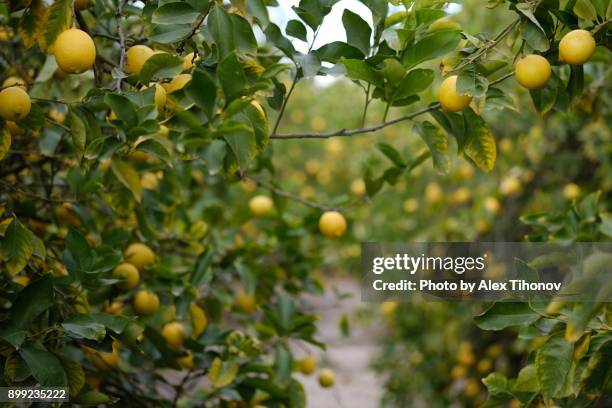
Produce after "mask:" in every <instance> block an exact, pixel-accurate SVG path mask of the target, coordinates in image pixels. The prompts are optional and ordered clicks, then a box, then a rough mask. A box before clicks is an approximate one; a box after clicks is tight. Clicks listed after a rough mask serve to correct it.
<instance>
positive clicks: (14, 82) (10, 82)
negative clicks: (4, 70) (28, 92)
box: [2, 76, 27, 90]
mask: <svg viewBox="0 0 612 408" xmlns="http://www.w3.org/2000/svg"><path fill="white" fill-rule="evenodd" d="M10 86H18V87H20V88H23V89H24V90H25V89H26V87H27V83H26V81H25V80H24V79H22V78H20V77H18V76H10V77H8V78H6V79H5V80H4V82H2V88H8V87H10Z"/></svg>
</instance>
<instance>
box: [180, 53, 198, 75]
mask: <svg viewBox="0 0 612 408" xmlns="http://www.w3.org/2000/svg"><path fill="white" fill-rule="evenodd" d="M198 60H199V58H196V57H195V52H190V53H189V54H187V55H185V56H184V57H183V71H189V70H190V69H191V68H193V65H194V64H195V63H197V61H198Z"/></svg>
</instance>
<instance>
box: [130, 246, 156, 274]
mask: <svg viewBox="0 0 612 408" xmlns="http://www.w3.org/2000/svg"><path fill="white" fill-rule="evenodd" d="M123 256H124V258H125V261H126V262H129V263H131V264H132V265H134V266H135V267H136V268H138V269H142V268H143V267H145V266H147V265H149V264H152V263H153V262H155V253H154V252H153V251H151V248H149V247H148V246H146V245H145V244H141V243H134V244H131V245H130V246H128V247H127V249H126V250H125V252H124V254H123Z"/></svg>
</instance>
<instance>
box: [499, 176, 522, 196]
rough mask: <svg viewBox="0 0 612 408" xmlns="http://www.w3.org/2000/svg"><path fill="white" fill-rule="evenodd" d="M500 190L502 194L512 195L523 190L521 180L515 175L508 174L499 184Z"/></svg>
mask: <svg viewBox="0 0 612 408" xmlns="http://www.w3.org/2000/svg"><path fill="white" fill-rule="evenodd" d="M499 191H500V193H502V195H505V196H510V195H514V194H517V193H519V192H520V191H521V181H520V180H519V179H518V178H517V177H514V176H506V177H504V178H503V179H502V181H501V183H500V184H499Z"/></svg>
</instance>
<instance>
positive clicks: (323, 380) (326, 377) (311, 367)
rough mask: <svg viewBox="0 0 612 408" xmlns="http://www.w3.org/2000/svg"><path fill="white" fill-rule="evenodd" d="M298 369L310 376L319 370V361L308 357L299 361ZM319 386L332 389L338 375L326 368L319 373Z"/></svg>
mask: <svg viewBox="0 0 612 408" xmlns="http://www.w3.org/2000/svg"><path fill="white" fill-rule="evenodd" d="M298 369H299V371H300V373H302V374H304V375H310V374H312V373H314V372H315V370H316V369H317V359H316V358H315V357H314V356H312V355H308V356H306V357H304V358H303V359H301V360H299V361H298ZM318 379H319V385H321V387H323V388H330V387H333V386H334V384H336V374H335V373H334V372H333V370H331V369H329V368H324V369H322V370H320V371H319V378H318Z"/></svg>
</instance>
